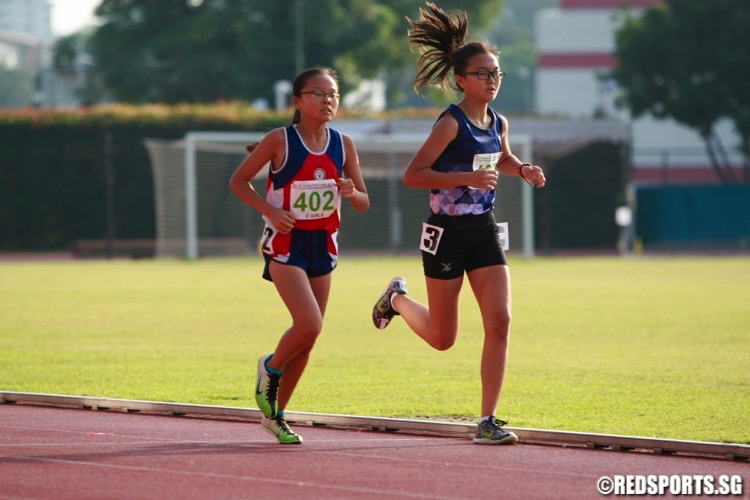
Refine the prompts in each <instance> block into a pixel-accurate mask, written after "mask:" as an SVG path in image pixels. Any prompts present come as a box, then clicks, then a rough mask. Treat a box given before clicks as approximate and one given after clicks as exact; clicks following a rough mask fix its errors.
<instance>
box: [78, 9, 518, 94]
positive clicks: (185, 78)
mask: <svg viewBox="0 0 750 500" xmlns="http://www.w3.org/2000/svg"><path fill="white" fill-rule="evenodd" d="M502 2H503V0H464V1H458V0H450V1H448V0H446V1H445V2H441V7H443V8H445V9H451V8H456V7H459V6H460V7H461V8H463V9H465V10H466V11H467V12H468V13H469V16H470V19H474V20H476V21H475V23H476V25H477V26H480V27H481V26H483V25H486V24H487V23H488V21H489V19H491V17H490V14H491V13H493V12H498V11H499V8H500V6H501V5H502ZM423 5H424V3H423V2H422V1H418V0H382V1H372V0H293V1H283V2H278V1H277V2H273V1H272V2H269V1H267V0H159V1H158V2H155V1H153V0H103V1H102V2H101V4H100V5H99V7H97V9H96V14H97V16H99V17H100V18H102V20H103V24H102V25H101V26H100V27H99V28H98V29H97V30H96V31H95V33H94V35H93V37H92V40H91V51H92V53H93V56H94V59H95V64H96V71H97V72H98V73H99V75H100V76H101V77H102V80H103V81H104V82H105V85H106V87H107V89H108V90H109V91H110V93H111V94H112V95H113V96H114V97H115V98H116V99H118V100H121V101H126V102H154V101H159V102H166V103H176V102H213V101H217V100H235V99H241V100H254V99H257V98H264V99H267V100H271V99H272V98H273V83H274V82H276V81H278V80H281V79H290V78H292V77H293V76H294V74H295V73H296V72H297V69H298V68H296V67H295V63H296V61H297V60H299V59H300V58H301V59H302V60H303V61H304V66H306V67H308V66H313V65H316V64H320V65H326V66H333V67H334V68H336V69H337V70H338V71H339V73H340V74H341V76H342V84H343V87H344V90H345V89H346V88H347V87H350V86H352V85H354V84H356V83H357V82H358V81H359V80H360V79H362V78H370V77H374V76H381V75H382V74H383V73H384V72H387V71H389V70H391V69H393V68H403V67H404V66H405V65H406V64H413V62H414V60H415V56H413V55H412V54H410V52H409V50H408V49H407V39H406V28H407V24H406V22H405V20H404V16H405V15H409V16H410V17H414V16H416V15H418V8H419V7H420V6H423ZM297 8H299V9H302V11H301V16H299V17H300V18H301V19H302V20H303V26H296V25H295V22H294V21H295V18H296V17H297V16H296V15H295V14H296V13H297V12H296V10H295V9H297ZM296 33H301V35H302V37H303V42H304V43H302V44H299V45H301V47H302V54H296V53H295V50H296V47H297V46H298V45H297V44H295V36H296ZM300 56H301V57H300ZM415 71H416V70H415Z"/></svg>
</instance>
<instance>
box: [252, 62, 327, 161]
mask: <svg viewBox="0 0 750 500" xmlns="http://www.w3.org/2000/svg"><path fill="white" fill-rule="evenodd" d="M319 75H328V76H330V77H331V78H333V80H334V81H335V82H336V85H337V86H338V84H339V75H338V73H336V70H335V69H333V68H328V67H325V66H315V67H313V68H308V69H306V70H304V71H303V72H302V73H300V74H299V75H297V78H295V79H294V84H292V95H293V96H294V97H302V89H303V88H304V87H305V85H307V81H308V80H309V79H310V78H312V77H313V76H319ZM300 119H301V117H300V112H299V110H298V109H295V110H294V117H293V118H292V125H296V124H298V123H299V122H300ZM257 145H258V143H257V142H256V143H254V144H248V145H247V146H245V149H246V150H247V152H248V153H252V152H253V150H254V149H255V147H256V146H257Z"/></svg>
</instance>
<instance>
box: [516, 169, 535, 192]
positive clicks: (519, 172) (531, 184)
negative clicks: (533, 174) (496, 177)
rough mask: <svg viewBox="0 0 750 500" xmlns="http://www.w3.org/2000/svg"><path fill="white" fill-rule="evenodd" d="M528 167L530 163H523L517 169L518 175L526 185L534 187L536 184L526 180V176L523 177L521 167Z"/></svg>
mask: <svg viewBox="0 0 750 500" xmlns="http://www.w3.org/2000/svg"><path fill="white" fill-rule="evenodd" d="M530 166H531V163H523V164H521V166H520V167H518V175H519V176H520V177H521V179H523V180H524V181H526V184H528V185H529V186H531V187H536V184H534V183H533V182H531V181H530V180H528V179H527V178H526V176H525V175H523V167H530Z"/></svg>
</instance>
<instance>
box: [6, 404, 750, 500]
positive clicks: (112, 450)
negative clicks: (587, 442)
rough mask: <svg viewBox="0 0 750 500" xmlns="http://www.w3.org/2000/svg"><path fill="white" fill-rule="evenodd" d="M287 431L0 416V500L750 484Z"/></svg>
mask: <svg viewBox="0 0 750 500" xmlns="http://www.w3.org/2000/svg"><path fill="white" fill-rule="evenodd" d="M296 429H297V430H298V431H299V432H300V433H301V434H302V435H303V436H304V438H305V442H304V444H302V445H300V446H282V445H279V444H276V442H275V440H274V439H273V438H272V436H269V435H268V434H266V433H265V432H263V431H262V430H261V428H260V426H259V425H258V424H257V423H253V422H242V421H237V420H232V419H222V418H193V417H174V416H162V415H149V414H128V413H123V412H115V411H91V410H79V409H68V408H54V407H45V406H34V405H21V404H19V405H12V404H5V405H0V498H2V499H30V498H34V499H74V498H75V499H124V498H128V499H142V498H143V499H151V498H154V499H157V498H158V499H171V498H179V499H231V498H263V499H272V498H274V497H280V496H282V495H283V497H285V498H290V499H300V498H301V499H307V498H325V499H331V498H346V499H360V498H372V499H387V498H430V499H432V498H434V499H470V498H524V499H527V498H535V499H536V498H575V499H583V498H602V495H600V494H599V493H598V491H597V480H598V479H599V478H600V477H602V476H613V475H627V474H639V475H648V474H663V475H674V474H678V475H688V474H690V475H692V474H701V475H712V476H714V477H717V478H718V477H719V476H720V475H739V476H742V480H743V483H744V484H743V488H744V495H735V496H734V497H733V498H747V496H748V493H747V491H748V486H747V485H748V483H750V464H748V462H747V461H746V460H724V459H717V458H701V457H690V456H664V455H655V454H652V453H642V452H632V451H631V452H619V451H611V450H597V449H587V448H582V447H563V446H559V445H542V444H523V443H522V444H519V445H516V446H511V447H493V446H479V445H474V444H472V443H471V441H470V440H467V439H464V438H457V437H443V436H435V435H417V434H403V433H400V432H399V433H385V432H370V431H362V430H342V429H334V428H327V427H296ZM641 496H642V495H641Z"/></svg>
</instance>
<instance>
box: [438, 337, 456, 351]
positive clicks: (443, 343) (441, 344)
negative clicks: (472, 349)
mask: <svg viewBox="0 0 750 500" xmlns="http://www.w3.org/2000/svg"><path fill="white" fill-rule="evenodd" d="M455 343H456V341H455V340H451V339H438V340H437V341H436V342H435V343H433V344H432V347H434V348H435V349H437V350H438V351H447V350H448V349H450V348H451V347H453V344H455Z"/></svg>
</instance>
